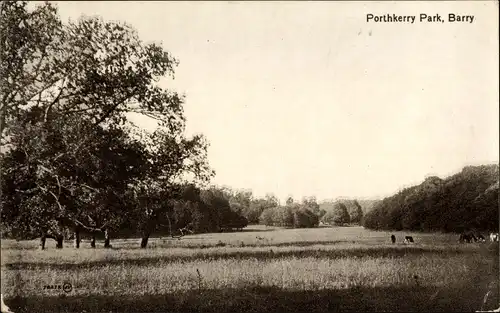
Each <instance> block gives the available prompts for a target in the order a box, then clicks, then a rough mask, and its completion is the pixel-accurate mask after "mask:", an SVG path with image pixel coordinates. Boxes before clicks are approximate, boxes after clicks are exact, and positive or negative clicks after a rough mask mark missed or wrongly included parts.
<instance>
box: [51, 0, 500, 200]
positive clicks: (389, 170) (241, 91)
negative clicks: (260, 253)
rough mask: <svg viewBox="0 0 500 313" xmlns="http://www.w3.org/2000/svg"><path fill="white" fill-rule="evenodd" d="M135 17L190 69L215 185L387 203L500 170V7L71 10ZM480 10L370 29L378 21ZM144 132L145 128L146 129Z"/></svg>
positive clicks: (193, 109) (194, 128) (186, 89)
mask: <svg viewBox="0 0 500 313" xmlns="http://www.w3.org/2000/svg"><path fill="white" fill-rule="evenodd" d="M58 7H59V12H60V14H61V16H62V18H63V20H65V21H67V19H68V18H72V19H76V18H78V17H79V16H80V15H81V14H85V15H95V14H97V15H100V16H102V17H103V18H104V19H105V20H120V21H126V22H128V23H129V24H130V25H132V26H133V27H134V28H135V29H137V30H138V32H139V36H140V37H141V38H142V39H143V40H144V41H146V42H148V41H155V42H159V43H162V45H163V47H164V48H165V49H166V50H168V51H169V52H171V53H172V54H173V55H174V56H175V57H176V58H177V59H178V60H179V61H180V65H179V67H178V68H177V69H176V75H175V80H171V79H170V80H166V81H165V82H164V83H163V86H164V87H167V88H171V89H174V90H176V91H178V92H180V93H185V94H186V103H185V112H186V116H187V132H188V134H192V133H203V134H204V135H205V136H206V137H207V139H208V140H209V142H210V144H211V146H210V148H209V151H208V153H209V161H210V164H211V166H212V167H213V168H214V169H215V171H216V172H217V175H216V177H215V178H214V179H213V183H214V184H220V185H229V186H231V187H234V188H249V189H252V190H253V192H254V194H255V195H257V196H263V195H264V194H265V193H267V192H272V193H274V194H275V195H276V196H277V197H278V198H280V199H281V200H282V201H283V200H284V199H285V198H286V197H287V196H288V195H292V196H293V197H294V198H295V199H297V200H300V199H301V198H302V197H303V196H316V197H317V198H318V200H321V199H325V198H336V197H352V198H379V197H384V196H388V195H391V194H393V193H394V192H396V191H397V190H399V189H400V188H402V187H405V186H409V185H412V184H418V183H420V182H422V181H423V180H424V179H425V177H426V176H428V175H438V176H440V177H446V176H448V175H450V174H454V173H455V172H458V171H459V170H460V169H461V168H462V167H463V166H465V165H469V164H484V163H495V162H496V163H498V160H499V98H498V92H499V90H498V85H499V81H498V77H499V73H498V68H499V64H498V56H499V51H498V5H497V4H495V3H494V2H493V1H474V2H473V1H468V2H467V1H459V2H451V1H446V2H438V1H431V2H421V1H418V2H397V3H396V2H388V1H383V2H379V3H377V2H375V1H373V2H361V1H352V2H257V1H254V2H132V1H129V2H115V1H113V2H83V1H82V2H61V3H58ZM368 13H372V14H374V15H376V14H387V13H389V14H393V13H396V14H402V15H416V16H417V20H418V15H419V14H420V13H428V14H429V15H432V14H436V13H438V14H440V15H441V16H442V17H443V18H444V19H445V20H447V17H448V14H449V13H457V14H464V15H474V17H475V18H474V21H473V23H448V22H447V21H446V22H445V23H419V22H415V24H407V23H373V22H370V23H367V22H366V14H368ZM143 125H144V124H143Z"/></svg>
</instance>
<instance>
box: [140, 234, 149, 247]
mask: <svg viewBox="0 0 500 313" xmlns="http://www.w3.org/2000/svg"><path fill="white" fill-rule="evenodd" d="M148 239H149V234H144V235H142V239H141V248H142V249H144V248H146V247H147V245H148Z"/></svg>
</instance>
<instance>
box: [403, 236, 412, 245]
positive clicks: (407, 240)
mask: <svg viewBox="0 0 500 313" xmlns="http://www.w3.org/2000/svg"><path fill="white" fill-rule="evenodd" d="M410 242H411V243H414V241H413V237H412V236H405V243H410Z"/></svg>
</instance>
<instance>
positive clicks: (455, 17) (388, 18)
mask: <svg viewBox="0 0 500 313" xmlns="http://www.w3.org/2000/svg"><path fill="white" fill-rule="evenodd" d="M447 17H448V18H447V19H446V18H444V17H443V16H441V15H440V14H427V13H420V14H419V15H418V18H417V15H398V14H394V13H393V14H381V15H376V14H372V13H368V14H366V22H367V23H370V22H375V23H411V24H413V23H415V21H418V22H421V23H444V22H446V21H447V22H449V23H456V22H458V23H472V22H474V15H465V14H455V13H449V14H448V15H447Z"/></svg>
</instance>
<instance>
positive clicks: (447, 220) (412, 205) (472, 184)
mask: <svg viewBox="0 0 500 313" xmlns="http://www.w3.org/2000/svg"><path fill="white" fill-rule="evenodd" d="M498 170H499V169H498V165H497V164H494V165H482V166H467V167H465V168H464V169H463V170H462V171H461V172H459V173H457V174H455V175H452V176H450V177H448V178H446V179H440V178H439V177H435V176H434V177H429V178H427V179H426V180H425V181H424V182H423V183H422V184H420V185H418V186H413V187H410V188H405V189H403V190H401V191H400V192H398V193H397V194H395V195H393V196H391V197H387V198H385V199H383V200H382V201H380V202H378V203H376V204H375V206H374V208H373V209H372V210H371V211H370V212H369V213H368V214H367V215H366V216H365V219H364V226H365V227H367V228H371V229H383V230H417V231H443V232H462V231H466V230H470V229H475V230H478V231H480V230H483V231H490V230H491V231H492V230H496V231H498V223H499V216H498V187H499V181H498V174H499V171H498Z"/></svg>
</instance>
